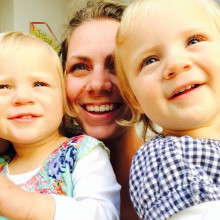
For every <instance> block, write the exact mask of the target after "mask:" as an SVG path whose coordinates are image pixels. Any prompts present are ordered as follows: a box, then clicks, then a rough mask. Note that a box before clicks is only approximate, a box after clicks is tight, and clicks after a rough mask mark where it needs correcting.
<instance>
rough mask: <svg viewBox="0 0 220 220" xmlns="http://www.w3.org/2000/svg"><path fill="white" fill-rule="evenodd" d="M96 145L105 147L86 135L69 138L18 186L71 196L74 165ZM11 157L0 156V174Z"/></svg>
mask: <svg viewBox="0 0 220 220" xmlns="http://www.w3.org/2000/svg"><path fill="white" fill-rule="evenodd" d="M97 145H101V146H102V147H103V148H105V149H106V147H105V146H104V144H103V143H102V142H100V141H98V140H96V139H94V138H92V137H90V136H87V135H80V136H76V137H73V138H71V139H69V140H68V141H66V142H65V143H63V144H62V145H61V146H60V147H59V148H57V149H56V150H55V151H53V152H52V153H51V155H50V156H49V157H48V158H47V159H46V160H45V162H44V164H43V166H42V167H41V168H40V170H39V171H38V172H37V173H36V174H35V175H34V176H33V177H32V178H31V179H30V180H28V181H27V182H25V183H23V184H21V185H19V186H20V187H21V188H22V189H25V190H27V191H30V192H37V193H43V194H55V195H67V196H70V197H73V188H74V186H73V182H72V174H73V172H74V168H75V165H76V163H77V161H78V160H80V159H81V158H82V157H84V156H85V155H86V154H87V153H89V152H90V151H91V150H92V149H93V148H95V147H96V146H97ZM12 158H13V155H5V156H3V157H0V174H3V175H7V173H8V168H7V167H8V166H7V164H8V163H9V162H10V160H11V159H12Z"/></svg>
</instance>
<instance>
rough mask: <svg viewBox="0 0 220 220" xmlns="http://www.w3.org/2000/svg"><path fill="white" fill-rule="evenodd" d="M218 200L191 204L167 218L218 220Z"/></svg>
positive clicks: (178, 219)
mask: <svg viewBox="0 0 220 220" xmlns="http://www.w3.org/2000/svg"><path fill="white" fill-rule="evenodd" d="M219 219H220V201H214V202H205V203H202V204H199V205H195V206H191V207H190V208H187V209H184V210H183V211H181V212H179V213H177V214H175V215H173V216H172V217H171V218H169V220H219Z"/></svg>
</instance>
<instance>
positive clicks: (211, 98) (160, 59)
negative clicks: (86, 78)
mask: <svg viewBox="0 0 220 220" xmlns="http://www.w3.org/2000/svg"><path fill="white" fill-rule="evenodd" d="M115 58H116V69H117V74H118V78H119V84H120V89H121V92H122V95H123V97H124V99H125V100H126V102H127V103H128V105H129V107H130V108H131V109H132V113H133V115H132V116H133V117H132V119H131V120H130V121H126V123H127V124H130V125H131V124H133V123H136V122H138V121H143V122H144V125H145V129H146V128H147V127H150V128H152V127H153V124H154V123H155V124H158V125H159V126H161V127H162V129H163V131H162V133H161V134H158V135H156V136H155V137H154V138H153V139H151V140H150V141H149V142H147V143H145V144H144V145H143V146H142V147H141V148H140V149H139V150H138V151H137V153H136V154H135V156H134V158H133V161H132V166H131V171H130V195H131V199H132V202H133V204H134V207H135V210H136V211H137V213H138V215H139V217H140V218H141V219H145V220H163V219H172V220H200V219H203V220H213V219H218V220H219V219H220V211H219V210H220V149H219V147H220V86H219V85H220V9H219V7H218V5H217V4H216V3H215V2H213V1H212V0H184V1H183V0H136V1H135V2H134V3H132V4H131V5H130V6H129V7H128V9H127V10H126V12H125V14H124V15H123V18H122V22H121V25H120V27H119V30H118V34H117V39H116V48H115ZM122 123H123V122H122Z"/></svg>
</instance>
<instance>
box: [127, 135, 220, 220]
mask: <svg viewBox="0 0 220 220" xmlns="http://www.w3.org/2000/svg"><path fill="white" fill-rule="evenodd" d="M130 195H131V200H132V202H133V204H134V207H135V210H136V211H137V213H138V215H139V217H140V218H141V219H145V220H163V219H167V218H169V217H171V216H172V215H174V214H175V213H178V212H180V211H181V210H183V209H185V208H188V207H190V206H193V205H196V204H200V203H203V202H208V201H216V200H220V141H218V140H211V139H194V138H191V137H189V136H183V137H174V136H165V135H158V136H156V137H155V138H153V139H152V140H151V141H149V142H147V143H145V144H144V145H143V146H142V147H140V149H139V150H138V151H137V153H136V154H135V156H134V158H133V161H132V166H131V172H130Z"/></svg>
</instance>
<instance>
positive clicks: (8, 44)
mask: <svg viewBox="0 0 220 220" xmlns="http://www.w3.org/2000/svg"><path fill="white" fill-rule="evenodd" d="M28 43H37V44H39V46H41V47H42V48H45V49H46V50H47V51H48V52H49V54H51V57H50V58H51V60H52V62H53V65H55V66H56V69H57V73H58V76H59V79H60V86H61V90H62V97H63V110H64V113H67V114H71V112H70V110H69V107H68V105H67V99H66V93H65V84H64V77H63V69H62V64H61V61H60V59H59V56H58V55H57V53H56V52H55V51H54V50H53V49H52V48H51V47H50V46H49V45H48V44H47V43H45V42H44V41H42V40H40V39H39V38H37V37H35V36H33V35H30V34H24V33H22V32H13V31H12V32H4V33H1V34H0V53H4V52H7V51H8V50H16V49H17V48H22V47H24V46H25V45H27V44H28ZM45 59H47V57H45ZM51 101H52V100H51Z"/></svg>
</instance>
